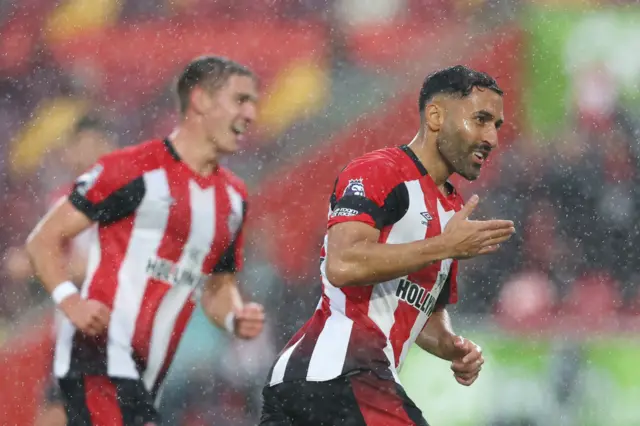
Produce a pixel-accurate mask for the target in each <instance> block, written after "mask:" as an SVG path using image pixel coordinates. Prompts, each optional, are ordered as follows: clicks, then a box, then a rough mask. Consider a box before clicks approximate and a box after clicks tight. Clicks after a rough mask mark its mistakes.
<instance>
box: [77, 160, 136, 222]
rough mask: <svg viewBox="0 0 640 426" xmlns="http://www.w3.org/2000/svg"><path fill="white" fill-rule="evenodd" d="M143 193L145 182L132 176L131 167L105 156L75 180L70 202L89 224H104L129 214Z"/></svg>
mask: <svg viewBox="0 0 640 426" xmlns="http://www.w3.org/2000/svg"><path fill="white" fill-rule="evenodd" d="M144 194H145V185H144V179H143V178H142V176H140V175H139V174H138V175H137V176H136V175H134V176H132V171H131V164H128V167H127V163H126V161H124V159H122V158H118V157H116V156H107V157H105V158H103V159H101V160H100V161H98V162H97V163H96V164H95V165H94V166H93V167H91V168H90V169H89V170H88V171H87V172H85V173H84V174H82V175H81V176H79V177H78V178H77V179H76V180H75V182H74V185H73V189H72V191H71V194H70V195H69V201H70V202H71V204H73V205H74V206H75V207H76V208H77V209H78V210H80V211H81V212H82V213H84V214H85V215H86V216H87V217H88V218H89V219H91V220H92V221H94V222H99V223H102V224H107V223H112V222H116V221H118V220H120V219H123V218H125V217H127V216H129V215H130V214H132V213H133V212H134V211H135V210H136V209H137V208H138V206H139V205H140V203H141V202H142V198H143V197H144Z"/></svg>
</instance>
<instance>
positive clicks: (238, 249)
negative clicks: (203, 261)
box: [213, 201, 248, 274]
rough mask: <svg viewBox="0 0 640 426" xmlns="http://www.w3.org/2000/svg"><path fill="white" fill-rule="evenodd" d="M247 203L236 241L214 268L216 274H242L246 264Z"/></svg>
mask: <svg viewBox="0 0 640 426" xmlns="http://www.w3.org/2000/svg"><path fill="white" fill-rule="evenodd" d="M247 207H248V206H247V202H246V201H243V202H242V223H241V224H240V228H239V230H238V232H237V234H236V237H235V239H234V240H233V242H232V243H231V245H229V247H227V249H226V250H225V252H224V254H223V255H222V257H221V258H220V260H219V261H218V263H217V264H216V266H214V268H213V273H214V274H222V273H234V272H240V271H241V270H242V266H243V264H244V228H245V226H244V224H245V222H246V217H247Z"/></svg>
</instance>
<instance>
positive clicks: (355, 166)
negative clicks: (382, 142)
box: [342, 146, 410, 184]
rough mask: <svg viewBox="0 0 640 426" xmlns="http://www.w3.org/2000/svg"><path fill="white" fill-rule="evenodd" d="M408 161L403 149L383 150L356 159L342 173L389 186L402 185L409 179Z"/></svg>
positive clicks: (391, 148)
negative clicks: (366, 178) (379, 181)
mask: <svg viewBox="0 0 640 426" xmlns="http://www.w3.org/2000/svg"><path fill="white" fill-rule="evenodd" d="M407 160H409V161H410V159H409V157H408V156H407V154H406V153H405V152H404V151H403V149H402V147H398V146H394V147H389V148H382V149H377V150H375V151H370V152H368V153H366V154H364V155H361V156H360V157H356V158H354V159H353V160H351V161H350V162H349V163H348V164H347V166H346V167H345V168H344V169H343V170H342V173H343V174H347V175H351V174H354V173H355V174H359V175H362V176H360V177H362V178H365V177H370V178H376V179H380V180H385V181H387V182H386V183H388V184H393V183H400V182H402V181H403V180H406V178H407V176H406V171H407V170H408V168H407V164H408V163H407Z"/></svg>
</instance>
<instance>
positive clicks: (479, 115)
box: [474, 109, 504, 129]
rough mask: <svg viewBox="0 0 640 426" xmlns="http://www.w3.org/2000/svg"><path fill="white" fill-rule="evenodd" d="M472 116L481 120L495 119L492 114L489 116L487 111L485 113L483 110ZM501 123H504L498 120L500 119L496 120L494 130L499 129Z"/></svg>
mask: <svg viewBox="0 0 640 426" xmlns="http://www.w3.org/2000/svg"><path fill="white" fill-rule="evenodd" d="M474 115H475V116H476V117H482V118H484V119H487V120H493V119H494V118H495V116H494V115H493V114H491V113H490V112H489V111H487V110H485V109H483V110H480V111H477V112H476V113H475V114H474ZM502 123H504V120H503V119H501V118H500V119H498V120H496V129H499V128H500V126H502Z"/></svg>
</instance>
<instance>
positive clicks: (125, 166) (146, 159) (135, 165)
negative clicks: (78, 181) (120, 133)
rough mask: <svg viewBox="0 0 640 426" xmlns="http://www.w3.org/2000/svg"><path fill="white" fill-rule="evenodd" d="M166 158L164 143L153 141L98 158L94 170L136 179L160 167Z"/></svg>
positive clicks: (168, 156)
mask: <svg viewBox="0 0 640 426" xmlns="http://www.w3.org/2000/svg"><path fill="white" fill-rule="evenodd" d="M168 158H170V155H169V153H168V151H167V148H166V146H165V144H164V142H163V141H162V140H160V139H154V140H148V141H144V142H141V143H139V144H136V145H132V146H128V147H124V148H120V149H116V150H114V151H111V152H110V153H108V154H105V155H103V156H102V157H100V158H99V159H98V162H97V164H96V166H95V167H94V168H99V169H105V172H107V173H109V174H112V175H113V174H121V175H123V176H129V177H136V176H141V175H142V174H144V173H145V172H147V171H150V170H153V169H157V168H160V167H162V166H163V163H164V162H166V161H167V159H168Z"/></svg>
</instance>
